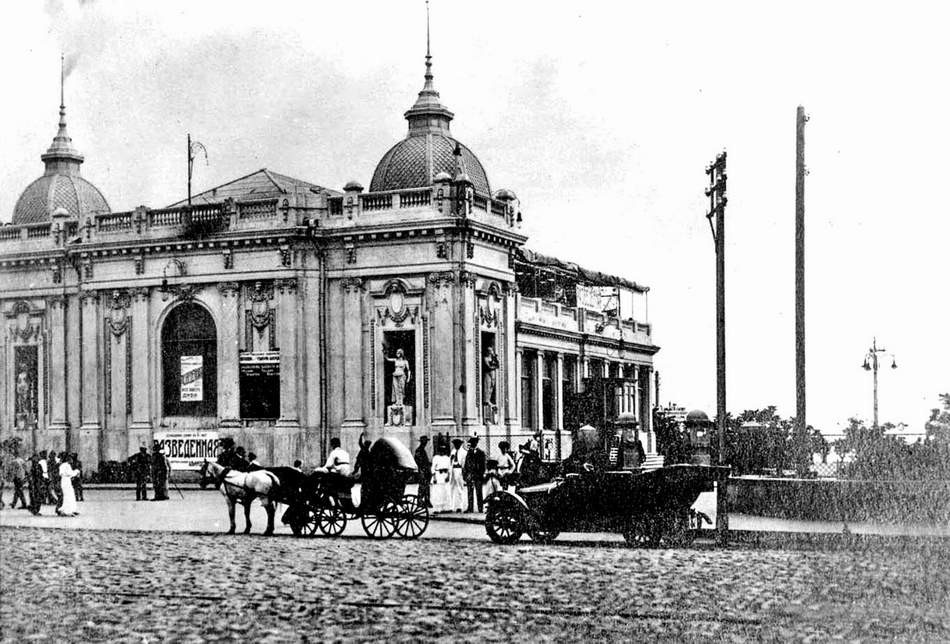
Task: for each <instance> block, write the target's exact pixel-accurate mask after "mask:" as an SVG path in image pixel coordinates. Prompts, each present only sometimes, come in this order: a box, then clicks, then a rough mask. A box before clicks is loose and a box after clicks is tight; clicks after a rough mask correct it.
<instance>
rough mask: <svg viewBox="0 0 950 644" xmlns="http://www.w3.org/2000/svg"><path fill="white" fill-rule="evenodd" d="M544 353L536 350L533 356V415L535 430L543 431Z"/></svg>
mask: <svg viewBox="0 0 950 644" xmlns="http://www.w3.org/2000/svg"><path fill="white" fill-rule="evenodd" d="M543 371H544V352H543V351H541V350H540V349H538V350H537V351H536V352H535V354H534V413H535V414H536V416H535V417H536V418H537V423H536V427H535V429H544V428H545V427H544V374H543Z"/></svg>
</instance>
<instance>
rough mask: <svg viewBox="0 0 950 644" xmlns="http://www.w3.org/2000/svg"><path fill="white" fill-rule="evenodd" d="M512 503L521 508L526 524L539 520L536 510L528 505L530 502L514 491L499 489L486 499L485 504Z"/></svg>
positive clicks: (489, 505) (488, 505)
mask: <svg viewBox="0 0 950 644" xmlns="http://www.w3.org/2000/svg"><path fill="white" fill-rule="evenodd" d="M508 503H510V504H512V505H515V506H517V507H518V508H519V509H520V510H521V516H522V518H523V520H524V523H525V526H526V527H527V525H529V524H530V525H533V524H535V523H536V522H537V521H538V517H537V515H536V514H535V512H534V510H532V509H531V508H529V507H528V504H527V503H526V502H525V500H524V499H522V498H521V497H520V496H518V495H517V494H515V493H514V492H508V491H506V490H499V491H498V492H495V493H494V494H492V495H491V496H489V497H488V498H487V499H485V505H486V506H487V507H491V506H492V505H496V504H499V505H500V504H508Z"/></svg>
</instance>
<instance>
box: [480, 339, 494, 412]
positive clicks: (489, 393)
mask: <svg viewBox="0 0 950 644" xmlns="http://www.w3.org/2000/svg"><path fill="white" fill-rule="evenodd" d="M497 372H498V356H497V355H495V348H494V347H493V346H491V345H487V346H486V347H485V356H484V357H483V358H482V400H484V401H485V404H487V405H497V404H498V401H497V400H496V399H495V386H496V383H497V379H496V378H497Z"/></svg>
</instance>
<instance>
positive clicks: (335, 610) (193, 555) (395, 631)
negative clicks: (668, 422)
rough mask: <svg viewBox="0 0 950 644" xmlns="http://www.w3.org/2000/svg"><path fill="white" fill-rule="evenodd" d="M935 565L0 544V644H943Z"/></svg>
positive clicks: (75, 537) (50, 537) (884, 556)
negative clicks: (327, 643) (681, 643)
mask: <svg viewBox="0 0 950 644" xmlns="http://www.w3.org/2000/svg"><path fill="white" fill-rule="evenodd" d="M946 555H947V553H946V551H937V552H926V551H920V552H917V553H915V552H909V553H908V552H903V553H901V554H899V555H896V554H894V553H887V552H867V553H847V552H837V553H821V552H785V551H771V550H742V549H728V550H717V549H705V550H701V549H685V550H630V549H627V548H624V547H622V546H620V545H619V544H615V543H606V544H597V545H592V544H589V543H580V542H570V541H568V542H565V543H563V544H555V545H552V546H538V545H532V544H529V543H523V544H521V545H518V546H513V547H501V546H496V545H493V544H491V543H490V542H487V541H484V540H481V539H479V540H474V539H438V538H431V539H425V540H421V541H400V540H391V541H381V542H377V541H371V540H369V539H365V538H343V539H324V538H317V539H294V538H291V537H287V536H278V537H273V538H264V537H261V536H250V537H247V536H241V535H239V536H225V535H195V534H185V533H174V532H120V531H92V530H51V529H41V528H22V527H18V528H11V527H5V528H0V578H2V582H0V625H2V640H3V641H4V642H19V641H24V640H25V639H27V638H35V639H46V640H49V641H106V640H122V641H130V640H134V641H157V640H166V639H174V640H176V641H199V640H203V639H207V640H216V641H226V640H235V639H254V640H258V639H260V640H264V641H288V640H289V641H305V640H310V641H316V640H320V641H322V640H340V639H345V640H381V639H396V640H409V639H413V640H415V639H425V640H435V639H437V638H440V637H447V636H448V637H452V638H455V639H465V640H475V639H478V640H482V641H486V640H501V641H508V640H514V641H525V640H530V641H535V640H560V641H576V640H592V639H599V638H605V639H620V638H622V639H633V640H642V639H644V638H650V639H654V638H661V639H683V638H685V639H688V640H700V639H702V640H705V639H725V640H748V639H753V640H774V641H788V640H802V639H809V638H812V639H814V640H816V641H823V640H826V639H828V638H829V637H844V638H846V639H855V638H870V639H875V640H877V639H881V640H890V639H893V638H910V639H914V640H929V641H941V640H943V641H946V640H947V639H948V638H950V612H948V611H947V606H948V602H950V595H948V589H950V571H948V568H947V566H946V564H945V561H946Z"/></svg>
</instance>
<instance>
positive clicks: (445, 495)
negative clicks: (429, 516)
mask: <svg viewBox="0 0 950 644" xmlns="http://www.w3.org/2000/svg"><path fill="white" fill-rule="evenodd" d="M451 469H452V466H451V463H450V462H449V457H448V454H446V453H445V448H444V447H439V449H438V450H437V452H436V455H435V456H434V457H433V458H432V488H431V491H430V492H429V499H430V500H431V502H432V511H433V512H445V511H446V510H448V509H449V475H450V472H451Z"/></svg>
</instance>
